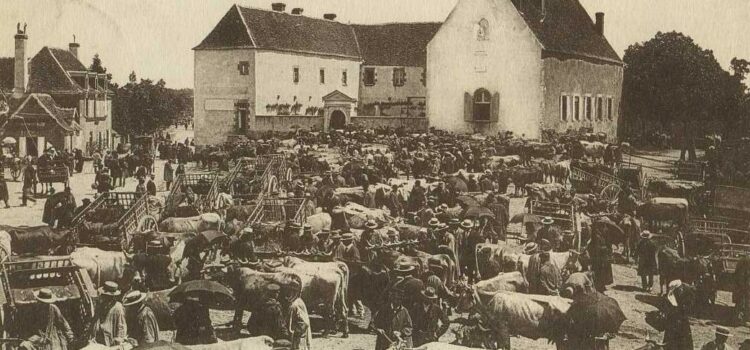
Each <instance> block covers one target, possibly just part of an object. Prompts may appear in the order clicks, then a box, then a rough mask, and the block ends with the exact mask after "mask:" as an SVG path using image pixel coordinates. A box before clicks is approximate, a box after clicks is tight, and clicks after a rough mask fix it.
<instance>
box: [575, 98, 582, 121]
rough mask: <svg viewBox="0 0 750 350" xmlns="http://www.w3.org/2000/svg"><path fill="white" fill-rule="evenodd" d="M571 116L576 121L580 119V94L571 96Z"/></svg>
mask: <svg viewBox="0 0 750 350" xmlns="http://www.w3.org/2000/svg"><path fill="white" fill-rule="evenodd" d="M573 118H575V120H576V121H580V120H581V96H578V95H576V96H574V97H573Z"/></svg>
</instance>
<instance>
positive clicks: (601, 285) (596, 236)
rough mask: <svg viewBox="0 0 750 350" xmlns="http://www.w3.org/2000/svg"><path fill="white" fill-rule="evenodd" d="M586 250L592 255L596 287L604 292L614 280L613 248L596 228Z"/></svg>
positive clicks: (592, 268)
mask: <svg viewBox="0 0 750 350" xmlns="http://www.w3.org/2000/svg"><path fill="white" fill-rule="evenodd" d="M586 250H587V251H588V253H589V257H591V270H592V271H593V272H594V287H596V290H597V291H599V292H602V293H603V292H604V290H605V289H606V286H607V285H610V284H612V283H613V282H614V280H613V277H612V249H611V248H610V247H609V246H608V244H607V242H606V241H605V240H604V237H602V236H601V234H600V233H599V230H596V229H594V230H593V231H592V234H591V241H590V242H589V245H588V247H586Z"/></svg>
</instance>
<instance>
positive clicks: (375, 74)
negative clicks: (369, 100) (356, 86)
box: [372, 68, 378, 85]
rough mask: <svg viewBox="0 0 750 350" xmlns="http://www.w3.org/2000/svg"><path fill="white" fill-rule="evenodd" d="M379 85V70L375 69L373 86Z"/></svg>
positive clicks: (373, 70) (373, 71)
mask: <svg viewBox="0 0 750 350" xmlns="http://www.w3.org/2000/svg"><path fill="white" fill-rule="evenodd" d="M377 83H378V70H377V69H375V68H373V69H372V85H375V84H377Z"/></svg>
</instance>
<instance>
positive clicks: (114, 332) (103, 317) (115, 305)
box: [92, 281, 128, 346]
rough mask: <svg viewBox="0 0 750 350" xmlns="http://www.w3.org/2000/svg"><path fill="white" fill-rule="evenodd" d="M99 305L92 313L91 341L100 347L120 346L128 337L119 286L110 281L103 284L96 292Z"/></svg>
mask: <svg viewBox="0 0 750 350" xmlns="http://www.w3.org/2000/svg"><path fill="white" fill-rule="evenodd" d="M98 292H99V305H98V306H97V308H96V311H95V312H94V315H95V319H94V325H93V327H92V331H93V334H92V339H93V340H94V341H95V342H96V343H97V344H101V345H106V346H115V345H119V344H122V343H123V342H124V341H125V339H126V338H127V336H128V326H127V321H126V320H125V308H124V307H123V306H122V303H120V301H119V297H120V294H121V292H120V286H119V285H118V284H117V283H115V282H112V281H107V282H104V285H103V286H101V287H100V288H99V290H98Z"/></svg>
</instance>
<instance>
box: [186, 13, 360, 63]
mask: <svg viewBox="0 0 750 350" xmlns="http://www.w3.org/2000/svg"><path fill="white" fill-rule="evenodd" d="M228 48H257V49H267V50H276V51H287V52H299V53H310V54H318V55H328V56H338V57H345V58H354V59H359V58H360V53H359V48H358V47H357V39H356V37H355V35H354V30H352V28H351V27H350V26H349V25H347V24H344V23H339V22H335V21H329V20H324V19H317V18H311V17H306V16H297V15H292V14H289V13H284V12H276V11H268V10H261V9H255V8H247V7H242V6H238V5H234V6H233V7H232V8H231V9H229V11H228V12H227V14H226V15H224V18H222V19H221V21H219V23H218V24H217V25H216V27H214V29H213V30H212V31H211V33H209V34H208V36H206V38H205V39H203V41H202V42H201V43H200V44H199V45H198V46H196V47H195V48H194V50H207V49H228Z"/></svg>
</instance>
